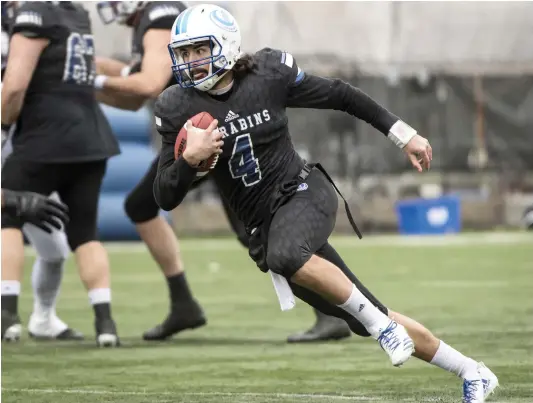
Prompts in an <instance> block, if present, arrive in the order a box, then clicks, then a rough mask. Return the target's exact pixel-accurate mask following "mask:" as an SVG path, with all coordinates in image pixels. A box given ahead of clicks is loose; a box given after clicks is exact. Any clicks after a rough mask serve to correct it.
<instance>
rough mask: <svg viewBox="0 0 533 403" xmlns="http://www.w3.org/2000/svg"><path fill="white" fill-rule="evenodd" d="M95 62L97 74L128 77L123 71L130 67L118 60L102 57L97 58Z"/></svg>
mask: <svg viewBox="0 0 533 403" xmlns="http://www.w3.org/2000/svg"><path fill="white" fill-rule="evenodd" d="M95 61H96V74H103V75H106V76H111V77H117V76H123V75H127V74H123V71H125V69H127V68H128V65H127V64H126V63H122V62H119V61H118V60H115V59H110V58H108V57H101V56H96V57H95Z"/></svg>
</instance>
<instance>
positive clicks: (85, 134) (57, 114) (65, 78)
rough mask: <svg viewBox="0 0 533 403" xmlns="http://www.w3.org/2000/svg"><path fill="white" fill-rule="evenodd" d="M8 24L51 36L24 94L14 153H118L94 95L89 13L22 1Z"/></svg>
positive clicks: (59, 158) (61, 157)
mask: <svg viewBox="0 0 533 403" xmlns="http://www.w3.org/2000/svg"><path fill="white" fill-rule="evenodd" d="M11 28H12V34H16V33H21V34H23V35H25V36H28V37H31V38H46V39H49V40H50V43H49V45H48V46H47V47H46V48H45V49H44V50H43V52H42V53H41V56H40V59H39V62H38V64H37V66H36V69H35V71H34V73H33V77H32V79H31V82H30V84H29V86H28V89H27V92H26V95H25V99H24V106H23V107H22V110H21V113H20V116H19V119H18V122H17V131H16V133H15V136H14V138H13V156H14V157H18V158H21V159H24V160H32V161H42V162H76V161H95V160H99V159H105V158H108V157H111V156H113V155H115V154H118V153H119V148H118V143H117V141H116V139H115V137H114V136H113V133H112V131H111V127H110V126H109V123H108V122H107V120H106V118H105V116H104V115H103V112H102V110H101V109H100V107H99V106H98V104H97V102H96V99H95V96H94V87H93V85H94V76H95V64H94V40H93V35H92V31H91V23H90V20H89V14H88V12H87V11H86V10H85V9H84V8H83V7H82V6H81V5H79V4H75V3H72V2H25V3H24V4H23V5H22V6H21V7H20V8H19V9H18V10H17V13H16V16H15V19H14V22H13V25H12V27H11Z"/></svg>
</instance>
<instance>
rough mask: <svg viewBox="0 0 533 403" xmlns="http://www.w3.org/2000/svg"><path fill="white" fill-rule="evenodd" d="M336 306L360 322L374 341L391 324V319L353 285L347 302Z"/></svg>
mask: <svg viewBox="0 0 533 403" xmlns="http://www.w3.org/2000/svg"><path fill="white" fill-rule="evenodd" d="M337 306H338V307H339V308H342V309H344V310H345V311H346V312H348V313H349V314H350V315H352V316H353V317H354V318H355V319H357V320H358V321H359V322H361V324H362V325H363V326H364V327H365V329H366V330H367V331H368V333H370V335H371V336H372V337H373V338H374V339H377V338H378V337H379V334H380V333H381V331H382V330H383V329H385V328H386V327H387V326H388V325H389V323H390V322H391V319H390V318H389V317H388V316H387V315H385V314H384V313H383V312H381V311H380V310H379V309H378V308H376V307H375V306H374V304H372V302H370V301H369V300H368V298H367V297H365V296H364V295H363V293H361V291H359V290H358V289H357V287H356V286H355V285H354V286H353V288H352V293H351V294H350V297H349V298H348V300H347V301H346V302H345V303H344V304H341V305H337Z"/></svg>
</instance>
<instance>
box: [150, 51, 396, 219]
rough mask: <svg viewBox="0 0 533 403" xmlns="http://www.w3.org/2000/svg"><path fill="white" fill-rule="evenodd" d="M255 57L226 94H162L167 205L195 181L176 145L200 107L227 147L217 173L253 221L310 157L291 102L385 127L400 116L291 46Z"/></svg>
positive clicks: (158, 192)
mask: <svg viewBox="0 0 533 403" xmlns="http://www.w3.org/2000/svg"><path fill="white" fill-rule="evenodd" d="M254 59H255V62H256V68H255V69H254V70H253V71H251V72H249V73H248V74H246V75H244V76H241V77H236V78H235V79H234V84H233V88H232V90H231V93H229V94H228V96H227V97H225V98H224V99H221V98H219V99H217V98H214V97H212V96H210V95H209V94H207V93H205V92H202V91H198V90H196V89H194V88H187V89H183V88H181V87H179V86H178V85H174V86H172V87H170V88H168V89H166V90H165V91H164V92H163V93H162V94H161V95H160V96H159V98H158V100H157V102H156V105H155V109H154V114H155V123H156V126H157V128H158V131H159V133H160V134H161V135H162V136H163V148H162V150H161V156H160V160H159V170H158V176H157V178H156V181H155V183H154V194H155V197H156V199H157V200H158V202H159V203H161V204H162V205H164V208H167V209H170V208H173V207H174V206H175V205H176V204H179V203H180V202H181V200H183V197H184V195H185V194H186V192H187V190H188V189H189V187H190V185H191V184H192V182H193V180H194V174H195V170H194V168H191V167H190V166H189V165H188V164H187V163H186V162H185V161H183V159H182V158H179V159H178V160H177V161H174V145H175V142H176V137H177V134H178V132H179V130H180V129H181V128H182V127H183V125H184V124H185V123H186V121H187V119H189V118H191V117H193V116H194V115H196V114H198V113H200V112H208V113H209V114H211V115H212V116H213V117H214V118H215V119H217V120H218V122H219V124H218V128H219V130H220V131H221V132H222V133H223V137H224V146H223V153H222V154H221V155H220V157H219V160H218V163H217V164H216V166H215V168H214V169H213V170H212V171H211V172H210V175H211V176H212V177H213V178H214V180H215V182H216V184H217V186H218V188H219V189H220V191H221V193H222V196H223V197H224V198H225V199H226V200H227V201H228V203H229V205H230V206H231V208H232V209H233V211H235V213H236V214H237V216H238V218H239V219H240V220H241V221H242V222H243V223H244V224H245V225H246V226H248V227H253V226H255V225H257V224H258V223H259V222H261V221H262V220H263V219H264V218H265V214H268V210H269V209H268V207H269V203H270V200H271V198H270V196H271V195H272V194H273V192H274V190H275V189H276V186H277V185H278V184H280V183H281V182H283V181H285V180H287V179H293V178H295V177H296V175H297V174H298V173H299V172H300V170H301V168H302V167H303V164H304V162H303V160H302V159H301V158H300V156H299V155H298V154H297V153H296V151H295V149H294V146H293V144H292V141H291V138H290V135H289V129H288V119H287V114H286V108H288V107H294V108H314V109H335V110H340V111H345V112H347V113H349V114H351V115H352V116H355V117H357V118H360V119H363V120H364V121H366V122H368V123H369V124H371V125H372V126H374V127H375V128H376V129H378V130H379V131H380V132H382V133H383V134H387V133H388V132H389V130H390V128H391V127H392V125H393V124H394V123H395V122H397V121H398V117H397V116H395V115H393V114H392V113H390V112H389V111H387V110H386V109H385V108H383V107H382V106H380V105H379V104H378V103H376V102H375V101H374V100H373V99H371V98H370V97H369V96H368V95H366V94H365V93H364V92H362V91H361V90H359V89H357V88H355V87H352V86H351V85H349V84H347V83H345V82H343V81H342V80H339V79H330V78H322V77H318V76H314V75H310V74H305V73H304V72H303V71H302V70H301V69H300V68H299V67H298V66H297V64H296V61H295V60H294V58H293V56H292V55H291V54H290V53H286V52H281V51H279V50H273V49H269V48H265V49H263V50H261V51H259V52H257V53H256V54H255V55H254ZM162 207H163V206H162Z"/></svg>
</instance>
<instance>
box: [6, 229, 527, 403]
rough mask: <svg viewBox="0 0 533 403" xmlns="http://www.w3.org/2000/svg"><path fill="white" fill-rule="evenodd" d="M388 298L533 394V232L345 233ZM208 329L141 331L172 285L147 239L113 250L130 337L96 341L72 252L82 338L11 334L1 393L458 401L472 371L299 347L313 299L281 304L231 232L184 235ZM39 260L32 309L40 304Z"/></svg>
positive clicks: (357, 261)
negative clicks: (159, 335)
mask: <svg viewBox="0 0 533 403" xmlns="http://www.w3.org/2000/svg"><path fill="white" fill-rule="evenodd" d="M332 243H333V244H334V245H335V246H336V247H337V248H338V250H339V251H340V253H341V255H342V256H343V257H344V258H345V260H346V261H347V263H348V265H349V266H350V267H351V268H352V270H354V271H355V273H356V274H358V275H359V277H360V278H361V279H362V280H363V282H364V283H366V285H367V286H369V288H370V289H371V290H373V291H374V293H375V294H376V295H377V296H379V297H380V298H381V299H382V300H383V302H385V303H386V304H387V305H389V306H390V307H391V308H393V309H395V310H398V311H400V312H403V313H405V314H407V315H410V316H413V317H414V318H417V319H418V320H420V321H422V322H423V323H425V324H426V325H427V326H428V327H429V328H430V329H432V330H433V331H434V332H435V333H436V334H437V335H438V336H440V337H441V338H443V339H444V340H445V341H446V342H448V343H449V344H452V345H453V346H455V347H456V348H458V349H459V350H462V351H463V352H464V353H466V354H468V355H471V356H473V357H475V358H478V359H479V360H482V361H484V362H485V363H486V364H487V365H488V366H489V367H490V368H491V369H492V370H493V371H494V372H495V373H496V374H497V375H498V376H499V378H500V383H501V385H502V387H501V388H499V389H498V390H497V393H496V395H495V396H494V397H493V398H492V399H491V401H496V402H533V321H532V319H533V291H532V288H533V237H531V236H530V235H529V236H528V235H526V234H507V235H501V234H500V235H498V234H496V235H488V236H487V235H477V234H469V235H462V236H460V237H453V238H449V239H444V240H442V239H438V238H429V239H426V240H424V239H423V240H421V241H420V242H418V241H417V240H408V241H402V240H399V238H394V237H386V238H381V237H378V238H372V237H368V238H365V240H364V241H358V240H357V239H356V238H355V237H350V238H335V239H334V240H333V242H332ZM182 249H183V254H184V258H185V262H186V264H187V272H188V277H189V281H190V283H191V284H192V286H193V288H194V291H195V293H196V296H197V297H198V299H199V300H200V301H201V303H202V305H203V307H204V308H205V310H206V312H207V316H208V325H207V326H206V327H204V328H202V329H199V330H196V331H189V332H185V333H183V334H181V335H179V336H178V337H176V338H175V339H174V340H172V341H170V342H166V343H158V344H150V343H146V342H143V341H142V340H141V337H140V336H141V334H142V332H143V331H144V330H146V329H147V328H148V327H151V326H152V325H154V324H156V323H157V322H158V321H160V320H161V319H162V318H163V316H164V315H165V314H166V312H167V291H166V287H165V283H164V281H163V279H162V277H161V276H160V274H159V273H158V270H157V268H156V267H155V265H154V263H153V262H152V260H151V259H150V257H149V255H148V253H147V252H146V251H145V250H144V249H143V248H142V247H139V246H138V245H134V246H133V247H122V246H120V245H115V246H110V250H111V263H112V268H113V271H112V273H113V275H112V278H113V309H114V316H115V318H116V320H117V322H118V328H119V333H120V335H121V337H122V341H123V344H124V346H123V347H122V348H120V349H116V350H99V349H96V348H95V347H94V342H93V327H92V320H93V319H92V312H91V309H90V307H89V305H88V301H87V297H86V293H85V291H84V289H83V287H82V285H81V283H80V281H79V279H78V276H77V274H76V271H75V267H74V264H73V260H72V259H71V260H70V261H69V263H68V268H67V273H66V276H65V282H64V286H63V290H62V293H61V298H60V302H59V314H60V316H61V318H62V319H64V320H66V321H68V323H69V324H70V325H71V326H73V327H76V328H78V329H80V330H82V331H83V332H84V333H85V334H86V336H87V340H86V341H85V342H83V343H58V342H39V343H37V342H34V341H31V340H29V339H28V336H27V334H26V333H24V337H23V339H22V340H21V341H20V342H19V343H18V344H6V343H3V344H2V388H3V390H2V402H5V403H8V402H21V403H34V402H35V403H66V402H68V403H86V402H124V403H140V402H158V403H161V402H206V403H222V402H231V403H240V402H246V403H252V402H296V403H297V402H341V401H354V402H357V401H376V402H403V401H412V402H424V401H433V402H435V401H439V402H458V401H460V395H461V392H460V386H461V384H460V381H459V380H458V379H457V378H455V377H454V376H452V375H451V374H448V373H445V372H443V371H441V370H439V369H436V368H434V367H431V366H429V365H427V364H425V363H421V362H417V361H416V359H413V360H411V361H409V362H408V363H407V364H406V365H405V366H404V367H402V368H400V369H397V368H394V367H392V366H391V364H390V362H389V360H388V357H387V356H386V354H385V353H384V352H382V351H381V350H380V349H379V347H378V345H377V344H376V343H375V342H374V341H372V340H369V339H361V338H356V337H352V338H351V339H349V340H346V341H341V342H333V343H330V344H313V345H288V344H286V343H285V342H284V341H285V337H286V336H287V335H288V334H289V333H291V332H293V331H296V330H299V329H300V328H302V327H305V326H307V325H309V324H311V322H312V320H313V318H314V316H313V314H312V312H311V310H310V309H308V308H307V307H306V306H305V305H304V304H303V303H302V302H298V303H297V306H296V308H295V309H294V310H292V311H289V312H283V313H282V312H281V311H280V309H279V305H278V302H277V300H276V297H275V293H274V290H273V288H272V283H271V280H270V277H269V276H268V275H265V274H263V273H261V272H260V271H259V270H258V269H256V268H255V265H254V264H253V263H252V262H251V261H250V260H249V258H248V255H247V253H246V251H245V250H243V249H241V248H240V246H238V245H237V243H236V242H235V241H233V240H231V239H229V240H209V241H206V240H197V241H194V240H187V241H184V242H183V243H182ZM32 261H33V258H32V257H30V256H28V258H27V266H26V272H25V276H24V277H25V279H26V280H25V285H24V287H23V296H22V299H21V315H22V318H23V320H24V322H26V321H27V318H28V315H29V313H30V309H31V304H32V302H31V293H30V283H29V279H30V267H31V263H32Z"/></svg>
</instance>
